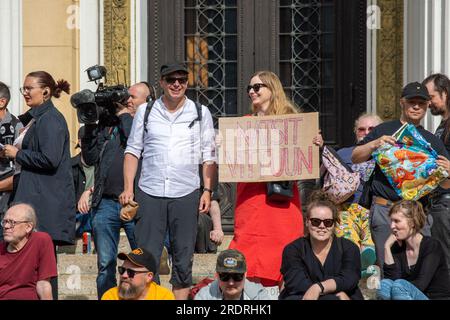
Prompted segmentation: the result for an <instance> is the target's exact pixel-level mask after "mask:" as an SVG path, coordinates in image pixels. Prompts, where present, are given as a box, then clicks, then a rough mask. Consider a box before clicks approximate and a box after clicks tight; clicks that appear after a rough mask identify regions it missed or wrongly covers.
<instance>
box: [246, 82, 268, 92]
mask: <svg viewBox="0 0 450 320" xmlns="http://www.w3.org/2000/svg"><path fill="white" fill-rule="evenodd" d="M261 87H266V88H267V85H265V84H264V83H255V84H254V85H252V86H251V85H248V86H247V93H250V90H252V89H253V91H254V92H255V93H258V92H259V89H261Z"/></svg>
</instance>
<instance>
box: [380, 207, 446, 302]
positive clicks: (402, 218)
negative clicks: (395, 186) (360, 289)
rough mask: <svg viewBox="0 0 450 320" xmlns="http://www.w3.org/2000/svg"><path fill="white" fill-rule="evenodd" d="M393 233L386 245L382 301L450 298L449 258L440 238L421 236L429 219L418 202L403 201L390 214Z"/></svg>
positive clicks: (381, 292) (381, 287)
mask: <svg viewBox="0 0 450 320" xmlns="http://www.w3.org/2000/svg"><path fill="white" fill-rule="evenodd" d="M389 217H390V218H391V229H392V234H391V235H390V236H389V238H388V239H387V240H386V244H385V245H384V258H385V262H384V265H383V270H384V276H385V279H383V280H381V285H380V289H379V290H378V291H377V295H378V298H379V299H382V300H428V299H449V298H450V279H449V275H448V270H447V265H446V261H445V255H444V252H443V249H442V246H441V244H440V243H439V241H437V240H436V239H433V238H430V237H427V236H424V235H422V234H421V233H420V230H421V229H422V228H423V226H424V224H425V221H426V216H425V213H424V212H423V208H422V205H421V204H420V203H419V202H417V201H410V200H402V201H400V202H398V203H396V204H395V205H394V206H393V207H392V208H391V210H390V211H389Z"/></svg>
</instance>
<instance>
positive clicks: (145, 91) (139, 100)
mask: <svg viewBox="0 0 450 320" xmlns="http://www.w3.org/2000/svg"><path fill="white" fill-rule="evenodd" d="M128 94H129V95H130V97H129V98H128V100H127V108H128V109H129V112H130V114H131V116H133V117H134V115H135V114H136V111H137V108H138V107H139V106H140V105H141V104H143V103H146V102H147V97H148V96H150V97H151V98H152V100H154V99H155V93H154V92H153V90H152V89H150V86H149V85H148V84H147V83H146V82H139V83H136V84H134V85H132V86H131V87H130V88H129V89H128Z"/></svg>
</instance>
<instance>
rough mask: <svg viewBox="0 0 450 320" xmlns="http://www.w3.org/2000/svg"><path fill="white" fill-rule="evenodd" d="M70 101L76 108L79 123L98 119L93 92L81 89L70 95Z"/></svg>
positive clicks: (92, 121)
mask: <svg viewBox="0 0 450 320" xmlns="http://www.w3.org/2000/svg"><path fill="white" fill-rule="evenodd" d="M70 103H71V104H72V106H73V107H74V108H75V109H77V116H78V121H79V122H80V123H95V122H96V121H97V120H98V110H97V103H96V102H95V94H94V92H92V91H91V90H89V89H84V90H81V91H80V92H77V93H74V94H73V95H72V96H71V97H70Z"/></svg>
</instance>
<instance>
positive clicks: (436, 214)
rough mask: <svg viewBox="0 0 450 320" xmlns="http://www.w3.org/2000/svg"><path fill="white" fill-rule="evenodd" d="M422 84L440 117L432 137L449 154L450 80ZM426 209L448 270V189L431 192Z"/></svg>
mask: <svg viewBox="0 0 450 320" xmlns="http://www.w3.org/2000/svg"><path fill="white" fill-rule="evenodd" d="M422 84H423V85H425V86H426V87H427V89H428V93H429V95H430V98H431V104H430V107H429V108H430V111H431V114H433V115H435V116H442V120H441V123H440V124H439V127H438V128H437V129H436V132H435V134H434V135H435V136H437V137H438V138H440V139H441V140H442V142H444V145H445V148H446V149H447V152H450V130H449V126H450V122H449V116H450V98H449V93H450V79H449V78H448V77H447V76H445V75H443V74H440V73H437V74H432V75H430V76H429V77H427V78H426V79H425V80H423V82H422ZM427 209H428V210H427V213H428V214H429V215H431V216H432V217H433V225H432V227H431V236H432V237H433V238H435V239H436V240H438V241H439V242H440V243H441V244H442V248H443V249H444V253H445V258H446V259H447V266H448V267H449V268H450V189H447V190H446V189H443V188H438V189H437V190H436V191H435V192H433V193H432V194H431V196H430V201H429V207H428V208H427Z"/></svg>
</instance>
